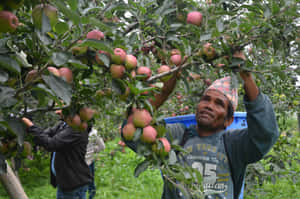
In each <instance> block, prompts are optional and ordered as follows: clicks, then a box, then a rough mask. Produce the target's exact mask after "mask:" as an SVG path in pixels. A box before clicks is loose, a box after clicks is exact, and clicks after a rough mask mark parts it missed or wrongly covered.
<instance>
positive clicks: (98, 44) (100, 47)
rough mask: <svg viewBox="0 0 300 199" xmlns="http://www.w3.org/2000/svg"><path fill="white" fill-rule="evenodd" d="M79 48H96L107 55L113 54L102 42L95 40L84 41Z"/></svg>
mask: <svg viewBox="0 0 300 199" xmlns="http://www.w3.org/2000/svg"><path fill="white" fill-rule="evenodd" d="M79 46H88V47H92V48H96V49H98V50H103V51H106V52H108V53H113V50H112V49H111V48H110V47H108V46H107V44H106V43H105V42H104V41H99V40H95V39H87V40H84V41H83V42H82V43H81V44H80V45H79Z"/></svg>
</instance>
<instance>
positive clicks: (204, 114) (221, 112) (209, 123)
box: [196, 89, 229, 132]
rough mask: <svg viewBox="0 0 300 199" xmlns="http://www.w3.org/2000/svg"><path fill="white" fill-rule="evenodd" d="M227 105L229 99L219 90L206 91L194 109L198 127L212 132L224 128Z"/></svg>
mask: <svg viewBox="0 0 300 199" xmlns="http://www.w3.org/2000/svg"><path fill="white" fill-rule="evenodd" d="M228 106H229V100H228V99H227V98H226V97H225V96H224V95H223V94H222V93H221V92H220V91H217V90H212V89H210V90H208V91H206V92H205V93H204V95H203V96H202V98H201V100H200V102H199V104H198V105H197V109H196V121H197V125H198V127H199V128H201V129H205V130H209V131H213V132H214V131H218V130H221V129H224V127H226V126H227V123H226V116H227V110H228Z"/></svg>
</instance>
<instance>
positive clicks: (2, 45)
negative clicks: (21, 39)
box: [0, 38, 9, 54]
mask: <svg viewBox="0 0 300 199" xmlns="http://www.w3.org/2000/svg"><path fill="white" fill-rule="evenodd" d="M7 41H8V38H3V39H0V54H6V53H8V52H9V49H8V48H7V46H6V43H7Z"/></svg>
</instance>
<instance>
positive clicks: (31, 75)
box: [25, 69, 38, 83]
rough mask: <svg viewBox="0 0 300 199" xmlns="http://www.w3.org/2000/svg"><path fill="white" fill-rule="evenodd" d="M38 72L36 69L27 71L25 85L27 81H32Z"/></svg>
mask: <svg viewBox="0 0 300 199" xmlns="http://www.w3.org/2000/svg"><path fill="white" fill-rule="evenodd" d="M37 73H38V71H37V70H36V69H33V70H31V71H29V72H28V73H27V75H26V77H25V83H28V82H29V81H31V80H33V79H34V78H36V77H37V75H38V74H37Z"/></svg>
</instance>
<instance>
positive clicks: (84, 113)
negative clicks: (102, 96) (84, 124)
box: [79, 107, 95, 121]
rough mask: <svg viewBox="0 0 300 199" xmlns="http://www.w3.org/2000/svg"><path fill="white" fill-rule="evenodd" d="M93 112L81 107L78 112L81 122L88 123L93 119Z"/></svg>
mask: <svg viewBox="0 0 300 199" xmlns="http://www.w3.org/2000/svg"><path fill="white" fill-rule="evenodd" d="M94 114H95V110H93V109H91V108H89V107H83V108H81V109H80V110H79V116H80V119H81V120H82V121H89V120H91V119H92V118H93V116H94Z"/></svg>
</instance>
